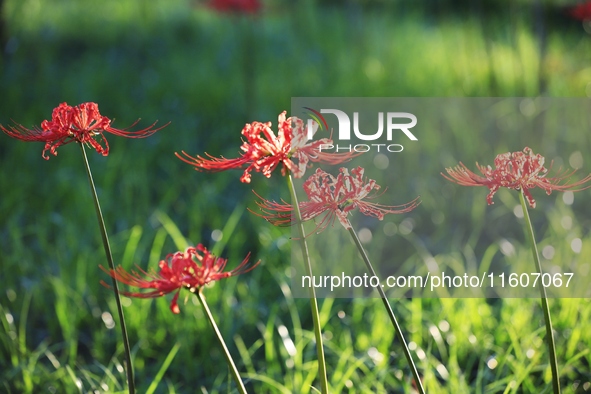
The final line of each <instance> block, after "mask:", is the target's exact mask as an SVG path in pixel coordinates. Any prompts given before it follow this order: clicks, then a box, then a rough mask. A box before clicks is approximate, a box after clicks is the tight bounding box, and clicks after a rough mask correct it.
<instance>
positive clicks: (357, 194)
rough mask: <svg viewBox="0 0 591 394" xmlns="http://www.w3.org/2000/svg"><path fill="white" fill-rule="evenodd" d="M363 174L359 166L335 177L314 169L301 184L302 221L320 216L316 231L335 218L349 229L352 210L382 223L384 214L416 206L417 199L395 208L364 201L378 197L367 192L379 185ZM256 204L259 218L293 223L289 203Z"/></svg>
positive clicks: (278, 224)
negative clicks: (258, 208)
mask: <svg viewBox="0 0 591 394" xmlns="http://www.w3.org/2000/svg"><path fill="white" fill-rule="evenodd" d="M363 173H364V169H363V168H362V167H357V168H354V169H353V170H351V174H349V170H347V169H346V168H341V169H340V172H339V174H338V175H337V176H336V177H335V176H333V175H331V174H329V173H327V172H325V171H323V170H321V169H320V168H319V169H317V170H316V173H315V174H313V175H312V176H310V177H309V178H308V179H307V180H306V181H305V182H304V185H303V188H304V191H305V192H306V195H307V196H308V201H303V202H301V203H299V208H300V212H301V215H302V221H308V220H312V219H315V218H318V217H321V219H320V222H319V223H318V224H317V227H316V231H322V230H324V229H325V228H326V227H328V226H329V225H331V224H333V223H334V221H335V219H338V220H339V222H340V223H341V224H342V225H343V227H345V228H346V229H350V228H351V224H350V223H349V219H348V215H349V213H351V212H352V211H353V210H354V209H359V211H360V212H361V213H363V214H364V215H366V216H372V217H375V218H377V219H379V220H382V219H383V218H384V215H386V214H390V213H394V214H398V213H406V212H410V211H412V210H413V209H415V208H416V207H417V206H418V205H419V204H420V202H419V198H418V197H417V198H415V199H414V200H412V201H410V202H408V203H406V204H404V205H398V206H391V205H382V204H377V203H372V202H368V201H364V200H365V199H372V198H375V197H378V195H376V194H373V195H372V194H371V193H372V191H377V190H379V189H380V185H378V184H377V183H376V181H375V180H373V179H367V178H365V179H364V178H363ZM258 205H259V207H260V208H261V210H262V211H263V214H262V215H260V216H262V217H264V218H265V219H267V220H268V221H269V222H270V223H272V224H274V225H277V226H284V225H292V224H294V222H295V217H294V215H293V206H292V205H291V204H286V203H277V202H274V201H268V200H263V202H262V203H258Z"/></svg>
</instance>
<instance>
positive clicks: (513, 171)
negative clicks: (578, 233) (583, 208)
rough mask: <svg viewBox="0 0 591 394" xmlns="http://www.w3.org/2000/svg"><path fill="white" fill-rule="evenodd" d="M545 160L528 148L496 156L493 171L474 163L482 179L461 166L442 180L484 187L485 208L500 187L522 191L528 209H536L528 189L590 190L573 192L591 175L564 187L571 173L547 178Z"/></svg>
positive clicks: (449, 170)
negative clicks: (486, 188) (486, 192)
mask: <svg viewBox="0 0 591 394" xmlns="http://www.w3.org/2000/svg"><path fill="white" fill-rule="evenodd" d="M544 160H545V159H544V157H543V156H541V155H540V154H537V155H534V154H533V152H532V150H531V149H530V148H528V147H525V148H524V149H523V152H508V153H502V154H500V155H497V157H496V158H495V168H494V169H493V168H492V167H491V166H487V167H484V166H481V165H479V164H478V163H476V167H478V170H480V172H481V173H482V174H483V175H484V177H481V176H479V175H476V174H475V173H473V172H472V171H470V170H469V169H468V168H467V167H466V166H465V165H464V164H463V163H462V162H460V164H459V165H457V166H456V167H454V168H446V169H445V170H446V171H447V173H448V174H449V176H447V175H445V174H443V173H442V174H441V175H443V177H444V178H445V179H447V180H449V181H452V182H455V183H457V184H459V185H462V186H486V187H488V189H489V190H490V192H489V193H488V196H487V197H486V201H487V202H488V204H489V205H490V204H494V202H493V201H492V198H493V196H494V195H495V193H496V192H497V190H499V188H501V187H507V188H509V189H515V190H523V194H524V195H525V198H526V199H527V202H528V203H529V205H530V207H532V208H535V207H536V200H534V198H533V197H532V195H531V193H530V192H529V189H533V188H535V187H539V188H540V189H544V190H546V194H548V195H549V194H550V193H552V191H553V190H556V191H560V192H563V191H567V190H572V191H580V190H584V189H587V188H589V187H591V185H590V186H586V187H583V188H582V189H576V190H573V188H576V187H579V186H582V185H583V184H585V183H587V182H589V181H591V175H587V176H586V177H585V178H583V179H581V180H580V181H578V182H574V183H570V184H569V183H566V182H564V180H565V179H567V178H569V177H570V176H571V175H572V174H574V172H575V171H574V170H573V171H571V172H569V173H565V174H561V175H558V176H555V177H551V178H550V177H548V178H547V177H546V175H547V174H548V172H549V169H547V168H546V167H544Z"/></svg>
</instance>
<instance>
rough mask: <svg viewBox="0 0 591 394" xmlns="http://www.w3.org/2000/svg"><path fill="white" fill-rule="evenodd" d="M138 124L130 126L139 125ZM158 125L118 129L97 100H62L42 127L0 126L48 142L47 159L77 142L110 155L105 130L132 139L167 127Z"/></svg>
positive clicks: (21, 137) (28, 138) (13, 133)
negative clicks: (86, 101)
mask: <svg viewBox="0 0 591 394" xmlns="http://www.w3.org/2000/svg"><path fill="white" fill-rule="evenodd" d="M136 123H137V122H135V123H134V124H132V125H131V126H130V127H133V126H135V124H136ZM155 125H156V123H153V124H152V125H151V126H150V127H147V128H145V129H142V130H137V131H128V130H127V129H116V128H114V127H112V126H111V119H109V118H107V117H106V116H102V115H101V114H100V112H99V109H98V105H97V104H96V103H82V104H80V105H77V106H75V107H72V106H70V105H68V104H67V103H61V104H60V105H59V106H57V108H55V109H54V110H53V113H52V116H51V120H44V121H43V122H42V123H41V128H38V127H33V128H31V129H28V128H26V127H24V126H23V125H20V124H18V123H15V125H14V126H9V127H4V126H1V125H0V129H2V131H3V132H4V133H6V134H7V135H9V136H10V137H13V138H16V139H19V140H22V141H34V142H44V143H45V148H44V149H43V158H44V159H46V160H48V159H49V156H47V155H46V153H47V151H49V152H50V153H51V154H53V155H54V156H57V148H59V147H60V146H62V145H66V144H69V143H70V142H74V141H76V142H80V143H82V144H87V145H90V146H91V147H92V148H94V149H95V150H96V151H97V152H98V153H100V154H102V155H103V156H107V155H108V154H109V144H108V143H107V139H106V138H105V136H104V133H110V134H114V135H117V136H121V137H128V138H144V137H148V136H150V135H152V134H154V133H155V132H157V131H158V130H160V129H162V128H163V127H165V126H166V125H164V126H162V127H159V128H154V126H155Z"/></svg>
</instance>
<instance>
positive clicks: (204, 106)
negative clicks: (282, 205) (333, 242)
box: [0, 0, 591, 393]
mask: <svg viewBox="0 0 591 394" xmlns="http://www.w3.org/2000/svg"><path fill="white" fill-rule="evenodd" d="M460 3H461V2H460ZM463 3H465V2H463ZM458 4H459V3H458V2H453V1H451V0H449V1H437V2H425V3H423V4H416V3H415V2H410V1H397V2H385V1H382V2H378V1H375V2H369V1H367V2H364V1H348V2H345V3H344V4H341V3H340V2H339V3H336V2H334V1H333V2H329V1H326V2H325V1H322V2H318V3H317V2H315V1H312V0H306V1H303V0H302V1H297V2H290V1H279V0H269V1H266V2H265V7H264V11H263V13H262V14H261V15H257V16H242V15H218V14H215V13H214V12H212V11H210V10H208V9H207V8H206V7H205V6H204V4H203V3H199V2H197V1H192V2H190V1H185V0H174V1H173V0H153V1H147V0H126V1H122V0H105V1H101V2H94V1H90V0H52V1H49V0H46V1H40V0H8V1H5V2H4V4H3V8H2V18H3V20H4V22H5V31H4V37H3V38H2V40H3V41H4V42H5V47H4V51H3V52H2V55H1V56H2V57H1V60H0V92H1V96H2V98H1V100H0V123H2V124H3V125H9V124H11V122H12V120H14V121H16V122H18V123H21V124H23V125H25V126H27V127H31V126H34V125H39V124H40V123H41V121H42V120H44V119H48V118H50V116H51V110H52V109H53V108H54V107H55V106H57V104H59V103H60V102H64V101H66V102H68V103H69V104H72V105H75V104H78V103H81V102H85V101H94V102H97V103H98V104H99V106H100V109H101V112H102V114H103V115H105V116H108V117H110V118H112V119H115V122H114V126H116V127H126V126H128V125H130V124H132V123H133V122H134V121H135V120H136V119H138V118H142V120H141V122H140V126H142V125H148V124H151V123H152V122H153V121H155V120H159V121H160V122H168V121H171V122H172V123H171V125H170V126H168V127H167V128H165V129H164V130H162V131H160V132H158V133H157V134H156V135H154V136H152V137H150V138H148V139H145V140H125V139H121V138H116V137H114V138H110V139H109V144H110V146H111V153H110V155H109V156H108V157H106V158H105V157H99V156H98V155H96V154H92V155H91V157H90V161H91V167H92V168H93V171H94V176H95V182H96V184H97V186H98V189H99V190H98V192H99V197H100V198H101V202H102V205H103V213H104V215H105V219H106V222H107V226H108V230H109V231H110V234H111V236H112V245H113V250H114V254H115V256H114V257H115V260H116V261H117V262H119V263H121V264H122V265H124V266H125V267H127V268H131V267H133V265H134V264H138V265H140V266H141V267H143V268H145V267H148V266H152V267H154V266H155V265H156V263H157V261H158V260H159V259H160V258H162V257H163V256H164V255H165V254H167V253H170V252H173V251H175V250H176V249H177V248H178V247H179V246H178V245H176V244H175V242H174V240H173V238H172V237H171V236H170V227H166V226H163V220H162V218H163V217H164V216H163V215H162V213H165V214H166V216H167V217H168V218H170V222H171V223H174V225H175V226H178V229H179V231H180V233H181V234H183V235H184V237H186V242H189V243H192V244H196V243H199V242H202V243H204V244H205V245H206V246H213V244H214V243H215V241H214V239H213V238H212V232H213V231H214V230H216V229H222V228H223V227H224V225H225V223H226V222H227V221H228V220H229V218H230V217H231V216H232V212H233V210H234V207H235V206H236V205H237V204H245V206H246V207H251V208H254V203H253V200H254V196H253V194H252V193H251V189H254V190H256V191H257V192H258V193H259V194H261V195H264V196H269V197H270V198H276V199H277V198H281V197H286V196H287V192H286V189H285V184H284V182H283V180H282V179H281V177H280V176H279V174H274V175H273V177H272V178H271V179H270V180H266V179H264V178H263V177H262V176H259V175H260V174H256V175H255V176H253V183H252V184H250V185H245V184H241V183H240V182H239V181H238V178H239V175H240V173H239V172H230V173H223V174H217V175H213V174H201V173H197V172H195V171H193V169H192V168H191V167H190V166H188V165H185V164H184V163H182V162H180V161H179V160H178V159H176V158H175V156H174V152H178V151H181V150H185V151H186V152H188V153H189V154H200V153H202V152H209V153H211V154H212V155H215V156H217V155H225V156H227V157H233V156H235V155H236V154H237V153H238V150H239V144H240V136H239V132H240V130H241V128H242V127H243V125H244V124H245V123H247V122H250V121H253V120H259V121H272V122H273V123H274V124H276V117H277V114H279V113H280V112H281V111H282V110H284V109H288V108H289V105H290V98H291V97H293V96H423V97H431V96H536V95H550V96H588V95H589V94H591V87H590V86H591V85H590V83H591V63H590V60H591V55H590V54H591V50H590V49H591V40H590V37H589V35H588V34H587V33H586V31H585V28H587V26H586V25H582V24H581V23H579V22H576V21H572V20H569V19H568V18H567V17H566V16H565V13H564V9H563V8H562V7H564V6H565V5H566V2H558V1H557V2H544V1H539V2H538V1H533V0H532V1H525V0H524V1H521V2H498V3H496V2H495V4H493V3H492V2H488V1H479V2H471V6H470V7H468V8H467V9H466V8H460V7H459V6H458ZM0 137H1V138H0V164H1V166H2V167H1V168H2V169H3V171H1V172H0V193H1V198H0V223H1V226H0V250H1V251H2V253H0V281H1V283H2V292H1V293H0V309H1V311H0V325H1V328H0V391H2V392H7V393H21V392H39V391H43V392H56V393H62V392H67V393H69V392H91V391H93V390H94V392H117V391H122V390H124V388H125V384H124V374H123V373H122V369H121V365H120V360H121V359H122V354H121V352H122V346H121V345H119V344H118V336H119V333H118V331H117V330H116V329H113V328H112V320H110V319H111V317H110V314H111V313H114V312H113V311H114V302H113V300H112V296H111V293H110V292H109V290H107V289H105V288H103V287H102V286H101V285H100V284H99V280H100V279H104V278H105V275H104V274H103V273H102V271H100V270H99V268H98V265H99V264H104V257H103V252H102V248H101V245H100V238H99V233H98V230H97V228H96V218H95V215H94V212H93V209H92V200H91V197H90V193H89V187H88V184H87V181H86V178H85V174H84V168H83V167H82V165H83V163H82V160H81V157H80V152H79V150H78V149H77V147H76V146H74V145H73V144H72V145H68V146H65V147H62V148H60V149H59V151H58V152H59V155H58V156H57V157H52V158H51V159H50V160H49V161H44V160H43V159H42V158H41V150H42V145H41V144H32V143H23V142H20V141H16V140H11V139H10V138H8V137H6V136H0ZM432 143H433V144H436V141H434V142H432ZM493 143H497V144H498V146H497V148H500V147H501V146H502V144H503V142H502V141H493ZM432 148H433V149H434V148H435V147H432ZM489 148H490V149H491V150H492V149H493V147H489ZM462 149H463V150H464V151H465V152H466V158H474V159H476V160H483V161H485V160H486V159H487V158H482V159H481V158H480V155H479V152H480V151H481V147H480V146H479V145H478V141H476V142H474V143H473V144H472V145H469V144H467V145H466V146H463V147H462ZM589 149H590V147H589V146H588V143H585V144H584V145H581V146H580V150H581V151H582V152H583V156H584V158H585V159H586V158H587V157H588V156H587V152H589ZM461 159H462V160H466V161H467V162H468V159H464V158H461ZM450 160H451V158H450ZM452 164H454V163H451V162H450V163H449V165H452ZM422 165H423V166H424V168H423V171H425V172H426V171H430V172H431V173H433V174H439V172H440V171H441V170H442V168H440V167H439V161H429V157H424V161H423V163H422ZM585 168H589V167H588V164H586V165H585ZM435 176H436V175H435ZM399 182H400V184H403V185H404V184H409V185H413V187H416V188H418V189H420V188H421V187H427V188H428V187H429V183H428V182H427V181H426V180H423V181H421V180H417V179H413V174H412V173H411V172H410V171H406V172H404V173H402V174H400V178H399ZM421 185H422V186H421ZM465 192H466V193H470V192H468V191H465ZM432 193H434V192H432ZM582 193H584V194H583V196H584V197H588V196H589V193H588V192H582ZM512 196H513V195H511V194H509V193H507V194H502V193H499V198H501V199H504V200H503V202H502V203H501V202H499V203H498V204H497V205H496V206H495V208H494V209H492V210H488V209H486V206H485V204H484V201H476V200H477V199H476V197H475V198H474V200H475V204H473V206H458V207H452V208H450V209H453V210H454V211H453V212H454V214H456V213H457V214H458V215H462V217H465V218H466V221H467V222H468V221H469V223H466V224H465V228H466V229H469V228H471V227H470V225H472V224H474V225H475V228H474V229H473V230H472V231H471V232H470V234H466V235H461V236H459V237H455V236H454V237H453V238H452V239H451V240H448V244H447V245H449V249H448V250H449V253H448V255H446V256H440V257H439V258H441V259H443V260H445V261H448V260H453V259H472V260H480V259H483V258H484V257H483V256H485V255H486V253H487V250H488V251H489V252H488V253H496V252H498V250H497V249H495V248H496V245H497V244H496V243H495V244H493V245H492V246H491V245H490V243H486V244H485V243H483V242H482V239H483V238H482V237H483V233H484V234H485V235H486V237H485V238H484V239H488V238H487V237H492V235H491V234H502V233H503V230H504V229H503V228H502V227H500V226H499V227H500V228H496V231H494V232H492V230H491V229H490V228H489V227H488V226H490V224H489V223H488V221H487V222H486V223H485V222H484V221H483V220H484V219H483V217H484V216H485V215H486V217H487V220H491V222H492V223H493V224H492V226H498V225H499V224H498V223H499V222H496V223H497V224H496V225H495V224H494V223H495V219H496V218H499V217H501V218H506V217H507V215H509V216H510V215H512V213H511V207H512V202H511V198H513V197H514V196H513V197H512ZM557 198H560V195H559V197H557ZM553 200H554V197H553ZM427 203H430V202H429V201H427ZM577 204H580V205H578V206H577V205H575V208H573V209H576V210H575V214H574V215H573V216H574V217H575V220H574V222H573V223H572V225H571V226H570V227H569V228H568V229H566V228H565V227H564V226H563V225H562V224H561V220H562V217H564V216H565V212H564V211H565V210H566V211H567V213H568V214H569V215H570V214H573V212H571V211H569V209H570V208H568V207H565V206H564V205H560V204H557V206H556V208H548V209H545V210H541V211H540V213H539V215H540V217H538V218H535V217H534V221H536V220H537V221H539V222H540V223H542V225H544V224H543V223H549V224H546V226H547V227H543V228H542V231H541V232H540V234H539V237H540V242H541V244H544V242H552V240H553V239H568V237H571V238H572V234H577V236H578V237H580V238H581V239H583V242H584V244H585V245H586V244H587V243H588V242H589V234H588V228H589V220H588V219H586V218H585V217H584V216H583V215H580V213H581V212H585V204H584V201H583V200H579V199H578V200H577ZM417 215H418V217H417V218H416V222H415V226H414V232H412V233H411V234H410V235H409V236H408V237H407V238H406V239H404V238H402V237H401V238H400V239H399V241H396V242H399V243H400V245H401V246H400V248H401V249H402V250H404V251H405V252H404V253H410V252H412V251H414V253H416V254H418V255H420V256H424V253H425V251H426V249H425V245H424V242H425V240H424V239H423V240H421V239H420V236H421V235H422V234H421V224H425V226H426V228H428V229H429V238H428V239H433V240H437V242H439V244H438V245H439V246H440V247H441V245H442V244H441V243H444V242H446V241H444V240H443V239H444V238H445V237H448V236H450V229H448V228H445V227H443V226H439V227H438V226H433V225H431V224H430V223H436V221H434V220H433V219H432V217H431V212H428V211H427V210H425V211H421V212H420V213H418V214H417ZM543 215H545V216H546V218H544V217H543ZM401 220H402V219H401ZM165 222H166V221H165ZM487 231H489V232H488V233H487ZM565 232H566V233H567V234H565ZM415 234H418V238H417V239H414V241H413V239H412V236H413V235H415ZM224 236H225V238H224V241H225V242H226V244H225V248H224V250H223V251H222V255H223V256H224V257H228V258H229V267H230V266H232V265H233V264H235V263H238V262H239V261H241V260H242V258H243V257H244V255H245V254H246V253H247V252H248V251H252V252H253V256H254V258H256V259H262V260H263V265H262V266H261V267H260V268H257V269H256V270H254V271H252V272H251V273H249V274H247V275H245V276H243V277H239V278H232V279H228V280H226V281H224V282H223V283H220V284H219V285H216V286H214V287H213V288H211V289H208V290H207V293H206V295H207V297H208V302H209V303H210V307H211V308H212V310H213V313H214V315H215V316H216V318H217V319H218V324H219V326H220V329H221V330H222V332H223V334H224V336H225V338H226V339H227V341H228V342H229V343H230V344H231V345H230V347H231V351H232V353H233V354H234V355H235V357H238V356H239V357H240V359H241V361H240V362H239V366H238V367H239V369H240V370H241V371H244V372H245V373H247V374H248V376H249V379H247V380H248V383H247V384H248V388H249V389H250V390H252V391H253V392H257V393H266V392H272V393H275V392H302V393H307V392H309V391H310V389H309V386H310V385H311V384H314V379H315V371H314V362H313V360H314V357H315V351H314V345H313V335H312V333H311V332H310V329H311V326H312V324H311V319H310V317H309V306H308V304H307V301H306V300H300V299H294V298H293V297H292V296H291V293H290V289H289V278H288V275H287V273H288V271H289V257H290V254H289V242H288V237H289V230H286V229H277V228H272V227H270V225H268V224H267V223H265V222H264V221H263V220H262V219H260V218H259V217H256V216H254V215H251V214H249V213H247V212H245V213H244V214H243V215H242V216H241V218H240V219H239V222H238V225H237V227H236V228H235V230H234V231H233V232H232V234H231V237H230V238H227V236H229V234H224ZM506 237H508V238H510V239H511V241H512V242H513V244H514V245H515V247H517V248H519V250H525V249H523V248H525V246H523V245H521V242H522V241H523V240H522V233H521V230H520V229H517V228H514V229H509V230H508V235H506ZM409 240H410V242H409ZM546 240H548V241H546ZM418 241H421V242H418ZM496 241H498V242H500V240H496ZM177 243H178V239H177ZM452 251H453V252H452ZM556 255H557V256H570V255H572V253H571V251H570V249H569V247H568V245H566V246H564V248H563V249H558V248H557V250H556ZM487 256H488V255H487ZM496 256H497V257H495V258H499V256H498V253H497V255H496ZM489 257H490V256H489ZM590 257H591V250H588V248H587V247H585V248H583V250H582V251H581V253H580V254H579V255H578V257H577V258H578V259H579V260H580V261H583V262H584V261H589V259H590ZM446 259H447V260H446ZM538 304H539V302H538V301H537V300H535V299H533V300H529V299H507V300H485V299H413V300H399V301H398V302H395V304H394V305H395V308H396V312H397V314H398V315H399V317H400V321H401V322H402V325H403V328H404V329H405V331H406V333H407V336H408V338H409V340H410V341H412V343H411V345H412V346H411V347H412V349H413V351H414V354H416V357H417V360H418V362H419V365H420V368H421V370H422V373H423V374H424V376H425V385H426V387H427V391H428V392H437V393H446V392H448V393H453V392H456V393H462V392H475V393H484V392H487V393H489V392H490V393H497V392H498V393H517V392H524V393H539V392H542V390H543V389H542V388H543V387H546V386H547V385H548V382H549V379H550V371H549V367H548V364H547V362H546V360H547V357H546V350H545V346H544V343H543V341H542V338H543V331H542V330H540V328H541V327H542V326H543V323H542V318H543V317H542V313H541V310H540V308H539V305H538ZM125 305H126V308H125V311H126V314H127V319H128V326H129V330H130V336H131V342H132V344H133V346H134V357H135V367H136V374H137V381H138V385H139V387H140V391H141V390H145V389H147V388H148V386H150V384H151V383H152V382H151V379H152V378H153V377H154V376H155V375H156V373H157V371H158V370H159V369H160V368H161V366H162V364H163V362H164V360H165V358H166V357H167V355H169V354H173V355H174V353H175V352H176V350H175V349H176V347H175V346H176V344H180V348H179V350H178V352H176V355H175V356H174V359H173V360H172V362H171V364H170V367H168V369H167V370H166V371H165V373H164V377H163V380H162V381H161V382H159V386H158V388H157V390H156V392H170V393H174V392H177V393H186V392H195V391H201V392H204V393H205V392H207V393H217V392H228V391H230V389H229V388H228V384H231V382H230V383H229V380H228V373H227V369H226V367H225V364H224V359H223V356H222V354H221V352H220V351H219V350H218V348H217V347H216V346H215V345H214V343H215V339H214V336H213V334H212V333H211V330H210V327H209V325H208V323H207V322H206V321H205V320H204V316H203V313H202V311H201V309H200V308H199V306H198V304H197V303H196V300H195V299H194V298H191V297H189V298H188V302H187V304H186V305H181V315H180V316H175V315H172V313H171V312H170V310H169V300H166V299H157V300H154V301H149V300H137V299H133V300H125ZM551 307H552V312H553V317H554V318H555V321H554V325H555V329H556V333H557V346H558V349H559V351H558V357H559V363H560V365H561V367H562V368H563V369H562V376H563V382H562V383H563V386H564V387H565V388H567V389H566V390H565V392H581V391H580V390H582V389H583V388H585V387H587V388H588V387H589V384H590V383H589V382H590V381H591V373H590V364H591V355H590V354H589V351H588V349H589V348H590V347H591V334H590V332H589V330H588V329H587V323H588V322H589V319H590V314H591V304H590V303H589V300H579V299H574V300H568V299H565V300H553V301H552V302H551ZM322 319H323V322H324V333H325V336H326V347H327V355H328V365H329V376H330V380H331V385H332V387H333V389H334V392H339V391H341V392H350V393H357V392H363V393H369V392H392V393H402V392H410V390H411V388H410V387H411V383H410V380H409V371H408V368H407V366H406V364H405V361H404V358H403V357H402V354H401V352H400V351H399V350H398V345H397V343H396V342H392V341H393V337H394V335H393V332H392V330H391V329H390V326H389V323H388V321H387V317H386V315H385V313H384V311H383V310H382V306H381V304H380V302H379V300H374V299H356V300H330V299H328V300H324V302H323V303H322ZM585 385H587V386H585ZM577 387H578V389H577ZM577 390H579V391H577Z"/></svg>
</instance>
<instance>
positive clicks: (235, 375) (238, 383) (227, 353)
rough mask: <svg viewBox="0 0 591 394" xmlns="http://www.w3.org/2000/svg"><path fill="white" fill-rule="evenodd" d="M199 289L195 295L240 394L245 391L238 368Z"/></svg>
mask: <svg viewBox="0 0 591 394" xmlns="http://www.w3.org/2000/svg"><path fill="white" fill-rule="evenodd" d="M201 290H202V288H200V289H199V290H198V291H197V296H198V297H199V301H200V302H201V305H202V306H203V310H204V311H205V315H207V319H208V320H209V323H210V324H211V327H212V328H213V331H215V335H216V336H217V337H218V341H219V342H220V345H221V346H222V349H223V350H224V356H225V357H226V361H227V362H228V366H229V367H230V371H231V372H232V377H233V378H234V381H235V382H236V386H237V387H238V392H240V394H246V393H247V392H246V388H245V387H244V383H242V379H241V378H240V374H239V373H238V369H237V368H236V364H234V360H233V359H232V356H231V355H230V351H229V350H228V347H227V346H226V342H224V337H223V336H222V333H221V332H220V330H219V329H218V326H217V324H215V320H214V319H213V315H212V314H211V311H210V310H209V306H207V302H205V296H204V295H203V292H202V291H201Z"/></svg>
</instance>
